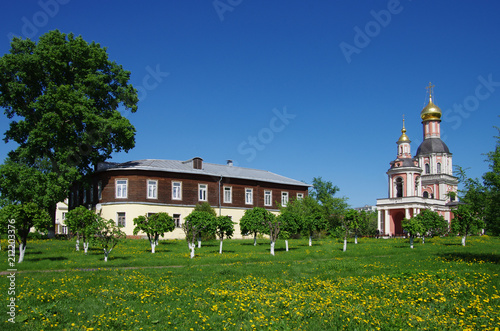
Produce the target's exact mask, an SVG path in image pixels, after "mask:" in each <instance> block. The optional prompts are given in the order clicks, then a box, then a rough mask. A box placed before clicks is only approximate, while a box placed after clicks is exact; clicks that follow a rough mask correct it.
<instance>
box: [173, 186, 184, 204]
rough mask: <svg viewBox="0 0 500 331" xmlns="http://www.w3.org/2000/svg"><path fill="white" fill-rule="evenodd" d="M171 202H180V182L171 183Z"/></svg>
mask: <svg viewBox="0 0 500 331" xmlns="http://www.w3.org/2000/svg"><path fill="white" fill-rule="evenodd" d="M172 200H182V183H181V182H172Z"/></svg>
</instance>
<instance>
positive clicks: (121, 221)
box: [116, 212, 126, 227]
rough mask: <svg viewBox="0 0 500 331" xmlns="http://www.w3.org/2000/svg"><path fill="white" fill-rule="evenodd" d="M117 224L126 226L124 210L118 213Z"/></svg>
mask: <svg viewBox="0 0 500 331" xmlns="http://www.w3.org/2000/svg"><path fill="white" fill-rule="evenodd" d="M116 224H117V225H118V226H122V227H125V225H126V223H125V213H123V212H120V213H116Z"/></svg>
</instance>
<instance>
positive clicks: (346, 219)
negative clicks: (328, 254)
mask: <svg viewBox="0 0 500 331" xmlns="http://www.w3.org/2000/svg"><path fill="white" fill-rule="evenodd" d="M340 224H341V226H342V229H343V232H344V248H343V251H344V252H345V251H346V250H347V237H348V236H349V233H350V232H351V231H353V230H354V229H356V228H359V212H358V211H357V210H355V209H349V210H348V211H347V212H346V213H345V215H342V216H341V221H340Z"/></svg>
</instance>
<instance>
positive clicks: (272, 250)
mask: <svg viewBox="0 0 500 331" xmlns="http://www.w3.org/2000/svg"><path fill="white" fill-rule="evenodd" d="M271 255H273V256H274V241H271Z"/></svg>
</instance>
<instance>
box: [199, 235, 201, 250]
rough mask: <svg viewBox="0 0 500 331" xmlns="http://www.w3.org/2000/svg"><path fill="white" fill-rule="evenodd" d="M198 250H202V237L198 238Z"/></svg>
mask: <svg viewBox="0 0 500 331" xmlns="http://www.w3.org/2000/svg"><path fill="white" fill-rule="evenodd" d="M198 248H201V237H198Z"/></svg>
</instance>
